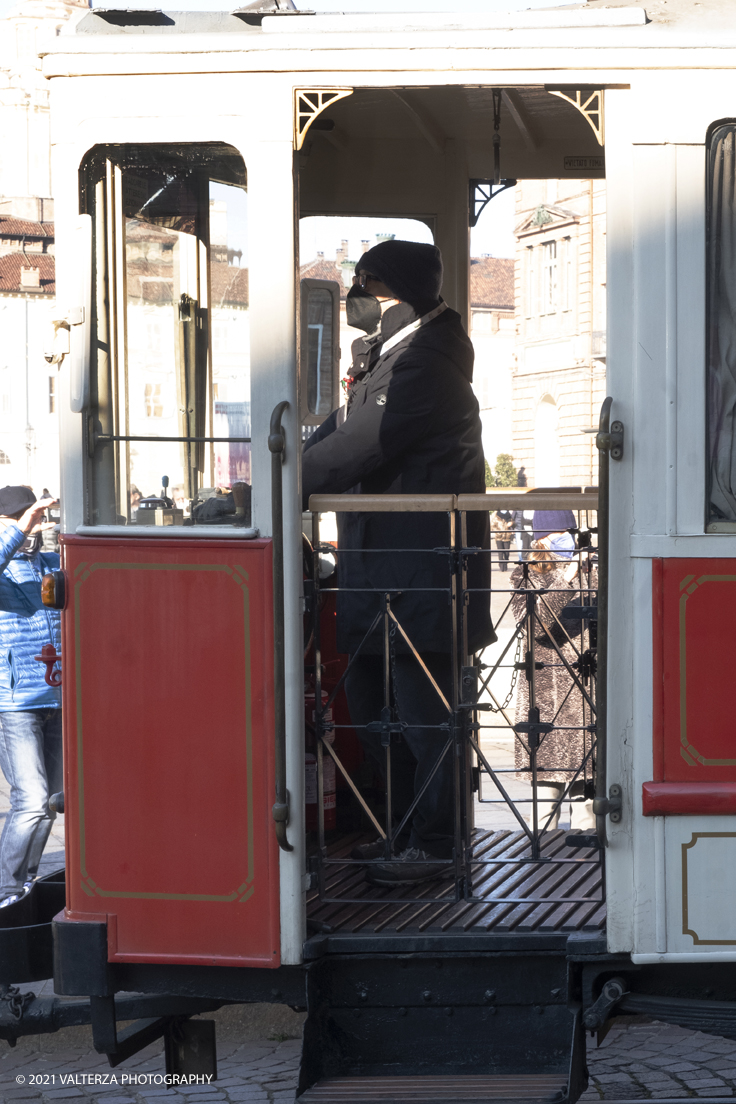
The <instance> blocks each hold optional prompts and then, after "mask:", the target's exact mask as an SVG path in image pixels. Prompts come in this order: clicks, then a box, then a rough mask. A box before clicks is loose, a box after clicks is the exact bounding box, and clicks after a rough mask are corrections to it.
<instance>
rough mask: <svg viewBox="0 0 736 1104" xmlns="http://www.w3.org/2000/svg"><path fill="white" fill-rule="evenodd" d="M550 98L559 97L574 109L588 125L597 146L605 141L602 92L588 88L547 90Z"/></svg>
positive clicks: (599, 89)
mask: <svg viewBox="0 0 736 1104" xmlns="http://www.w3.org/2000/svg"><path fill="white" fill-rule="evenodd" d="M547 91H548V92H549V93H550V95H552V96H559V97H560V99H561V100H567V102H568V103H571V104H572V106H573V107H576V108H577V109H578V111H579V112H580V114H581V115H584V116H585V118H586V119H587V121H588V123H589V124H590V129H591V130H592V131H593V133H594V134H595V136H596V138H597V139H598V145H599V146H602V145H603V144H604V141H605V136H604V120H603V90H602V89H601V88H598V89H590V88H583V89H580V88H547Z"/></svg>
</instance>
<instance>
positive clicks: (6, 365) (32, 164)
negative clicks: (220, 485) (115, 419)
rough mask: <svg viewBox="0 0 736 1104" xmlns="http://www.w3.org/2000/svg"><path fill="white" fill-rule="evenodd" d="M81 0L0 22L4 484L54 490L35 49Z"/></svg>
mask: <svg viewBox="0 0 736 1104" xmlns="http://www.w3.org/2000/svg"><path fill="white" fill-rule="evenodd" d="M86 10H87V3H86V2H84V3H77V2H74V0H21V2H20V3H19V4H18V5H17V6H16V7H14V8H13V9H12V11H11V12H10V14H9V15H8V16H7V17H6V18H4V19H2V20H0V135H2V143H3V151H4V156H3V157H2V158H1V159H0V327H1V332H2V336H3V340H2V346H1V347H0V486H4V485H6V484H15V483H28V484H30V485H31V486H32V487H33V488H34V490H35V491H36V493H37V494H40V492H41V491H42V490H43V488H44V487H48V489H49V490H50V491H51V492H52V493H57V492H58V487H59V434H58V418H57V405H56V404H57V401H58V399H57V370H56V367H55V366H54V365H50V364H48V363H47V362H46V360H45V359H44V356H43V342H44V339H45V338H46V336H47V334H48V331H49V319H50V316H51V308H52V307H53V305H54V297H55V285H54V227H53V217H54V215H53V199H52V198H51V197H52V194H53V193H52V183H51V167H50V143H49V94H48V86H47V82H46V81H45V80H44V79H43V77H42V76H41V69H40V61H39V58H38V51H39V49H40V48H41V47H42V45H43V40H44V39H45V38H48V37H53V36H55V35H57V34H60V33H61V31H62V29H63V28H64V26H65V25H66V24H67V23H68V22H69V21H70V20H72V19H73V20H76V19H78V18H80V17H81V16H82V15H83V14H84V12H85V11H86Z"/></svg>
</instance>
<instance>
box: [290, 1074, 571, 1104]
mask: <svg viewBox="0 0 736 1104" xmlns="http://www.w3.org/2000/svg"><path fill="white" fill-rule="evenodd" d="M566 1088H567V1085H566V1078H565V1076H564V1075H563V1074H556V1075H550V1074H526V1075H520V1076H518V1077H498V1076H496V1077H494V1076H478V1077H444V1076H440V1077H355V1078H353V1077H338V1078H334V1079H332V1080H329V1081H318V1082H317V1084H316V1085H315V1086H314V1087H313V1088H311V1089H308V1090H307V1092H305V1093H304V1095H303V1096H300V1097H299V1102H300V1104H301V1102H302V1101H304V1104H338V1102H340V1104H343V1102H344V1104H373V1102H380V1104H403V1102H404V1101H406V1102H407V1104H409V1102H410V1101H415V1102H417V1104H419V1102H426V1104H476V1102H478V1101H488V1102H490V1101H493V1102H495V1104H503V1102H504V1101H516V1100H520V1101H525V1102H526V1104H551V1102H552V1101H561V1100H563V1099H564V1096H565V1093H566Z"/></svg>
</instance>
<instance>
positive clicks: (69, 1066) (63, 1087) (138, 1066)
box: [0, 1006, 736, 1104]
mask: <svg viewBox="0 0 736 1104" xmlns="http://www.w3.org/2000/svg"><path fill="white" fill-rule="evenodd" d="M212 1015H213V1014H209V1016H212ZM208 1018H209V1017H208ZM214 1018H215V1019H216V1020H217V1021H218V1043H217V1048H218V1072H219V1079H218V1080H217V1081H216V1082H214V1083H213V1084H212V1085H196V1086H195V1085H192V1086H189V1087H186V1088H184V1087H179V1088H177V1089H166V1088H165V1087H163V1086H162V1085H161V1084H160V1079H161V1077H162V1075H163V1053H162V1049H163V1048H162V1045H161V1044H153V1045H151V1046H150V1047H148V1048H147V1049H146V1050H144V1051H142V1052H141V1053H140V1054H139V1055H137V1056H136V1057H135V1058H131V1059H129V1060H128V1061H127V1062H125V1063H124V1064H123V1065H122V1066H121V1067H120V1068H118V1069H117V1070H110V1069H109V1067H108V1065H107V1061H106V1060H105V1059H104V1058H101V1057H100V1056H99V1055H98V1054H96V1053H95V1052H94V1050H93V1049H92V1045H91V1038H90V1033H89V1030H88V1029H87V1028H68V1029H67V1030H65V1031H61V1032H59V1033H58V1034H57V1035H50V1036H41V1037H40V1038H36V1039H26V1040H21V1041H20V1042H19V1043H18V1045H17V1047H16V1048H15V1050H11V1049H10V1048H9V1047H7V1046H6V1045H5V1044H4V1043H0V1048H2V1049H0V1100H2V1101H3V1104H5V1102H6V1101H7V1102H8V1104H9V1102H10V1101H14V1100H17V1101H22V1102H23V1104H25V1102H26V1101H28V1102H31V1101H38V1102H43V1104H52V1102H53V1101H57V1100H58V1101H67V1100H70V1101H72V1100H78V1101H82V1100H93V1101H97V1100H99V1101H104V1104H156V1102H158V1101H159V1100H161V1101H164V1100H165V1101H166V1102H167V1104H168V1102H169V1101H171V1102H172V1104H175V1102H181V1104H184V1102H185V1101H186V1102H189V1104H207V1102H209V1101H213V1102H214V1101H223V1102H228V1101H231V1102H232V1104H244V1102H248V1104H251V1102H252V1104H271V1102H273V1104H292V1102H293V1100H294V1091H295V1086H296V1077H297V1067H298V1061H299V1048H300V1041H299V1039H297V1038H284V1036H288V1035H296V1034H298V1032H299V1029H300V1022H301V1017H299V1016H298V1015H296V1014H295V1013H292V1012H290V1011H289V1010H284V1009H275V1008H273V1007H270V1006H269V1007H266V1006H260V1007H257V1008H251V1009H223V1010H221V1011H220V1012H217V1013H214ZM588 1061H589V1067H590V1072H591V1085H590V1088H589V1089H588V1091H587V1092H586V1093H585V1095H584V1097H583V1098H582V1099H583V1101H584V1102H585V1104H589V1102H591V1101H595V1100H608V1101H629V1100H645V1099H653V1100H659V1101H667V1100H674V1099H686V1098H697V1099H699V1100H722V1099H723V1098H724V1097H731V1096H732V1095H733V1094H734V1087H736V1042H734V1041H732V1040H730V1039H719V1038H715V1037H714V1036H709V1035H703V1034H701V1033H700V1032H694V1031H686V1030H684V1029H681V1028H674V1027H670V1026H668V1025H665V1024H657V1023H649V1024H646V1023H633V1022H626V1021H624V1022H623V1023H621V1024H618V1025H616V1026H614V1027H613V1028H612V1029H611V1031H610V1032H609V1034H608V1036H607V1038H606V1039H605V1040H604V1042H603V1045H602V1046H601V1047H600V1048H598V1049H596V1048H595V1044H594V1043H593V1047H592V1049H591V1050H590V1052H589V1055H588ZM18 1075H20V1076H22V1077H25V1079H26V1080H25V1083H24V1084H23V1085H18V1084H17V1083H16V1077H17V1076H18ZM72 1075H74V1077H72ZM93 1075H99V1077H104V1076H109V1077H110V1078H113V1077H114V1078H116V1080H115V1081H112V1082H111V1083H110V1084H108V1085H103V1084H100V1083H99V1082H98V1083H97V1084H94V1083H90V1081H91V1080H92V1077H93ZM39 1076H40V1077H41V1078H42V1079H43V1081H44V1084H42V1085H38V1084H31V1079H32V1078H34V1077H35V1078H38V1077H39ZM136 1078H137V1081H138V1083H135V1079H136ZM157 1079H158V1081H159V1083H158V1084H157V1083H156V1081H157ZM84 1080H86V1081H87V1083H86V1084H84V1083H80V1082H82V1081H84ZM70 1081H71V1083H69V1082H70ZM74 1081H76V1082H77V1084H74ZM346 1104H347V1102H346Z"/></svg>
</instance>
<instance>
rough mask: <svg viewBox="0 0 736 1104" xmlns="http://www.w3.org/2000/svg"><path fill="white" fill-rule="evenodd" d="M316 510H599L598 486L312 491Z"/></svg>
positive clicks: (367, 511) (344, 511)
mask: <svg viewBox="0 0 736 1104" xmlns="http://www.w3.org/2000/svg"><path fill="white" fill-rule="evenodd" d="M309 509H310V510H311V511H312V512H313V513H321V514H326V513H337V514H354V513H387V514H388V513H391V514H393V513H449V511H450V510H461V511H462V510H472V511H479V510H597V509H598V490H597V488H596V489H587V488H586V489H585V490H579V489H577V488H575V489H572V488H571V489H570V490H550V491H545V490H542V489H539V488H536V487H531V488H529V489H526V488H521V487H514V488H510V489H509V490H506V489H499V490H490V491H487V492H485V493H479V494H460V495H454V494H383V495H381V494H361V495H356V494H339V495H322V494H317V495H311V496H310V499H309Z"/></svg>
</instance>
